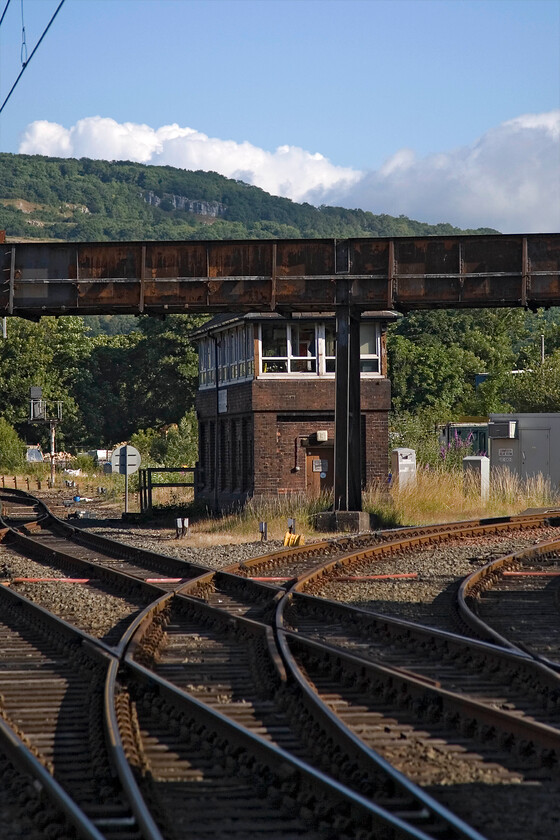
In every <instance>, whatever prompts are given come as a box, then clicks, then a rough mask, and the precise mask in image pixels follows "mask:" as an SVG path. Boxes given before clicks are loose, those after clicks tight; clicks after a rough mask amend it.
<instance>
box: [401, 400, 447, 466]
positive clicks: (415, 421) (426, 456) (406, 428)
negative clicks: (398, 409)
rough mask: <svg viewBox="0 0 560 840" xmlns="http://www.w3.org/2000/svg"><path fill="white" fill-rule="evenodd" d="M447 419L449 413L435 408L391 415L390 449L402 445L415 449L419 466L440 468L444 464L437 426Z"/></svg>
mask: <svg viewBox="0 0 560 840" xmlns="http://www.w3.org/2000/svg"><path fill="white" fill-rule="evenodd" d="M447 419H448V417H447V415H445V414H441V413H440V412H439V411H438V410H434V409H424V410H422V411H419V412H416V413H410V412H403V413H401V414H393V415H391V418H390V425H389V449H391V450H392V449H398V448H400V447H405V448H407V449H414V450H415V452H416V464H417V466H418V467H422V466H428V467H431V468H434V469H435V468H440V467H441V466H442V465H443V460H442V458H441V451H440V445H439V439H438V433H437V426H438V424H439V423H445V422H446V420H447Z"/></svg>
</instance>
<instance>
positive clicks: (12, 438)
mask: <svg viewBox="0 0 560 840" xmlns="http://www.w3.org/2000/svg"><path fill="white" fill-rule="evenodd" d="M24 465H25V444H24V442H23V441H22V440H21V438H20V437H19V435H18V433H17V432H16V430H15V429H14V427H13V426H11V425H10V424H9V423H8V422H7V421H6V420H5V419H4V418H3V417H0V468H2V469H4V470H20V469H23V467H24Z"/></svg>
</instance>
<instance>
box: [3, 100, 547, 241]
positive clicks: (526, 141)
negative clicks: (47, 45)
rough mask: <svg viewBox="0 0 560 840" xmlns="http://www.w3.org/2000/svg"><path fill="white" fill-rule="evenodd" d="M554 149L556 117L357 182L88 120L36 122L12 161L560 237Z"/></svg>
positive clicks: (356, 174) (302, 164) (408, 160)
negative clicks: (43, 161) (173, 177)
mask: <svg viewBox="0 0 560 840" xmlns="http://www.w3.org/2000/svg"><path fill="white" fill-rule="evenodd" d="M559 140H560V111H551V112H549V113H544V114H526V115H524V116H520V117H517V118H516V119H513V120H509V121H508V122H505V123H502V124H501V125H498V126H496V127H495V128H492V129H490V130H489V131H488V132H486V133H485V134H484V135H483V136H482V137H480V138H479V139H478V140H476V142H474V143H473V144H472V145H470V146H466V147H463V148H459V149H455V150H452V151H442V152H439V153H437V154H433V155H429V156H427V157H424V158H419V157H417V156H416V154H415V152H414V151H413V150H412V149H408V148H404V149H400V150H398V151H397V152H396V153H395V154H394V155H392V156H391V157H390V158H389V159H388V160H387V161H386V162H385V163H384V164H383V165H382V166H381V167H380V169H379V170H377V171H370V172H360V171H359V170H357V169H352V168H350V167H342V166H336V165H334V164H333V163H331V162H330V161H329V160H328V159H327V158H325V157H324V156H323V155H321V154H320V153H311V152H307V151H306V150H305V149H301V148H299V147H297V146H288V145H282V146H279V147H278V148H277V149H276V150H275V151H274V152H269V151H266V150H265V149H261V148H259V147H257V146H253V145H252V144H251V143H249V142H243V143H237V142H235V141H233V140H221V139H219V138H216V137H208V136H207V135H206V134H203V133H202V132H199V131H197V130H195V129H193V128H187V127H185V128H181V127H180V126H179V125H177V124H174V125H167V126H162V127H161V128H158V129H153V128H151V127H150V126H147V125H137V124H135V123H123V124H120V123H117V122H116V121H115V120H112V119H109V118H102V117H87V118H85V119H83V120H79V121H78V122H77V123H76V125H74V126H73V127H72V128H70V129H66V128H64V127H63V126H60V125H57V124H56V123H50V122H47V121H45V120H40V121H37V122H34V123H31V124H30V125H29V126H28V127H27V129H26V131H25V133H24V135H23V138H22V141H21V144H20V147H19V151H20V152H21V153H24V154H42V155H51V156H57V157H91V158H101V159H108V160H134V161H139V162H141V163H151V164H166V165H170V166H177V167H180V168H184V169H203V170H213V171H215V172H219V173H221V174H222V175H225V176H227V177H228V178H236V179H239V180H243V181H246V182H248V183H250V184H255V185H256V186H259V187H262V188H263V189H265V190H267V192H270V193H272V194H274V195H283V196H287V197H289V198H292V199H293V200H294V201H309V202H311V203H314V204H323V203H324V204H340V205H343V206H345V207H361V208H362V209H364V210H371V211H372V212H374V213H389V214H392V215H399V214H401V213H403V214H405V215H407V216H410V217H412V218H416V219H419V220H421V221H428V222H438V221H448V222H451V223H452V224H455V225H458V226H460V227H474V228H476V227H495V228H497V229H498V230H502V231H504V232H521V231H523V232H532V231H541V232H547V231H555V230H560V143H559Z"/></svg>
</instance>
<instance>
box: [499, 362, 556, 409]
mask: <svg viewBox="0 0 560 840" xmlns="http://www.w3.org/2000/svg"><path fill="white" fill-rule="evenodd" d="M503 393H504V398H505V399H506V400H507V401H508V402H509V403H510V404H511V406H512V409H513V411H518V412H549V411H560V350H555V352H554V353H553V354H552V355H551V356H549V357H547V358H546V359H545V361H544V364H539V365H535V367H534V369H532V370H526V371H524V372H523V373H515V374H510V375H509V377H506V378H505V379H504V381H503Z"/></svg>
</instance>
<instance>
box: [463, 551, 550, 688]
mask: <svg viewBox="0 0 560 840" xmlns="http://www.w3.org/2000/svg"><path fill="white" fill-rule="evenodd" d="M459 608H460V610H461V614H462V617H463V619H464V621H465V622H466V623H468V624H469V626H470V627H471V628H473V629H475V628H476V631H477V632H479V633H481V632H482V633H485V634H486V635H487V636H488V637H489V638H491V639H492V640H493V641H495V642H496V643H498V644H502V645H504V646H506V647H511V648H514V649H516V650H521V651H526V652H528V653H529V654H531V655H532V656H534V657H536V658H537V659H538V660H540V661H541V662H543V663H545V664H546V665H549V666H550V667H552V668H554V669H555V670H556V671H559V672H560V540H558V539H556V540H551V541H548V542H545V543H542V544H540V545H538V546H534V547H533V548H529V549H524V550H522V551H518V552H514V553H512V554H509V555H506V556H505V557H501V558H497V559H496V560H494V561H492V562H491V563H488V564H486V565H485V566H483V567H482V568H481V569H478V570H477V571H476V572H474V573H473V574H471V575H470V576H469V577H468V578H466V579H465V581H464V582H463V583H462V585H461V589H460V592H459Z"/></svg>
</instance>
